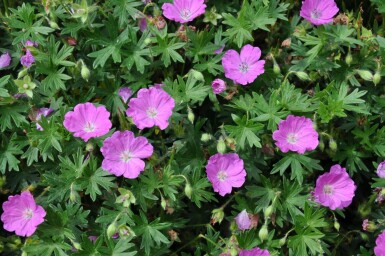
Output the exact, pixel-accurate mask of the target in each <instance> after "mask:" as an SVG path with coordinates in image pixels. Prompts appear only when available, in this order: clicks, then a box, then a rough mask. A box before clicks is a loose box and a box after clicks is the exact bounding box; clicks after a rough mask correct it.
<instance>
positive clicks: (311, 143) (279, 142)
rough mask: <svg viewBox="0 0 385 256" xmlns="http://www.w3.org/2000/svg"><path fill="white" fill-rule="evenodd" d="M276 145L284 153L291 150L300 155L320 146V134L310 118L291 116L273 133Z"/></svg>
mask: <svg viewBox="0 0 385 256" xmlns="http://www.w3.org/2000/svg"><path fill="white" fill-rule="evenodd" d="M273 139H274V140H275V141H276V142H275V145H276V146H277V147H279V149H280V150H282V152H284V153H286V152H288V151H289V150H290V151H294V152H297V153H299V154H303V153H305V151H308V150H309V151H310V150H314V149H315V148H316V147H317V146H318V143H319V141H318V133H317V131H316V130H315V129H314V127H313V122H312V121H311V119H310V118H306V117H303V116H293V115H289V116H288V117H287V118H286V120H282V121H281V122H280V123H279V125H278V130H276V131H274V132H273Z"/></svg>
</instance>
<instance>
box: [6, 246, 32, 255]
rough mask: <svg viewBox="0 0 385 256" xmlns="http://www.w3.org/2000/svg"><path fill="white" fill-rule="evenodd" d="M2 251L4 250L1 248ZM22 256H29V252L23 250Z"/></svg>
mask: <svg viewBox="0 0 385 256" xmlns="http://www.w3.org/2000/svg"><path fill="white" fill-rule="evenodd" d="M0 252H2V250H1V248H0ZM21 256H28V254H27V252H26V251H23V252H22V253H21Z"/></svg>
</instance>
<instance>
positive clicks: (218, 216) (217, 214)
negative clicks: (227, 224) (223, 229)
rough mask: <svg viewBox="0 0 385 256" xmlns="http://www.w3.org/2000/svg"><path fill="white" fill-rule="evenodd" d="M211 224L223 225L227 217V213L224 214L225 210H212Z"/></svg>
mask: <svg viewBox="0 0 385 256" xmlns="http://www.w3.org/2000/svg"><path fill="white" fill-rule="evenodd" d="M211 214H212V215H211V223H212V224H215V223H217V222H218V223H221V222H222V220H223V218H224V217H225V213H224V212H223V208H217V209H214V210H212V212H211Z"/></svg>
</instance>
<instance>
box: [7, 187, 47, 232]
mask: <svg viewBox="0 0 385 256" xmlns="http://www.w3.org/2000/svg"><path fill="white" fill-rule="evenodd" d="M45 214H46V212H45V211H44V209H43V207H41V206H40V205H37V204H36V202H35V199H34V198H33V196H32V195H31V193H30V192H29V191H24V192H22V193H21V194H20V195H15V196H9V197H8V201H6V202H4V203H3V214H2V215H1V221H2V222H3V223H4V229H5V230H7V231H10V232H13V231H15V233H16V235H18V236H31V235H32V234H33V233H35V231H36V228H37V226H39V225H40V224H41V223H43V221H44V217H45Z"/></svg>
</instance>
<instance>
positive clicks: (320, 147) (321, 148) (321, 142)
mask: <svg viewBox="0 0 385 256" xmlns="http://www.w3.org/2000/svg"><path fill="white" fill-rule="evenodd" d="M318 147H319V149H320V150H321V151H324V149H325V142H324V140H323V139H320V141H319V144H318Z"/></svg>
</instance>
